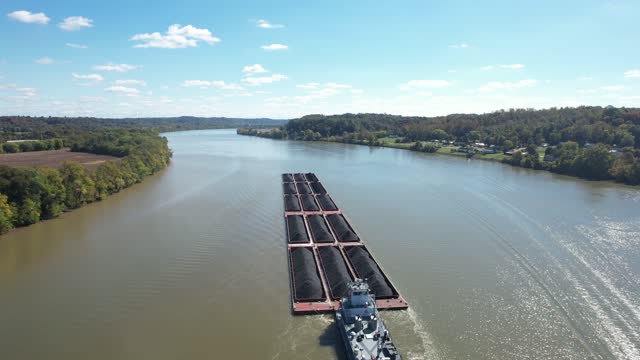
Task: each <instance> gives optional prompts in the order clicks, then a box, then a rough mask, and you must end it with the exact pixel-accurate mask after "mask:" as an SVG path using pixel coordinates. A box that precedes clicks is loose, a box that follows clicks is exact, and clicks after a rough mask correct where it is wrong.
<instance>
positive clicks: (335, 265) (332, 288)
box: [318, 246, 353, 300]
mask: <svg viewBox="0 0 640 360" xmlns="http://www.w3.org/2000/svg"><path fill="white" fill-rule="evenodd" d="M318 255H320V262H321V263H322V269H323V270H324V274H325V278H326V279H327V281H328V282H329V292H330V293H331V298H332V299H334V300H337V299H340V298H342V297H344V296H346V295H347V283H348V282H349V281H352V280H353V278H352V277H351V274H350V273H349V269H348V268H347V264H346V263H345V262H344V258H343V257H342V254H341V253H340V249H338V248H337V247H335V246H323V247H318Z"/></svg>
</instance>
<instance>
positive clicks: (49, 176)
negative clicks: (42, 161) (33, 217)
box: [38, 168, 66, 219]
mask: <svg viewBox="0 0 640 360" xmlns="http://www.w3.org/2000/svg"><path fill="white" fill-rule="evenodd" d="M38 173H40V175H41V177H42V179H43V180H44V181H43V188H42V196H41V204H40V206H41V218H42V219H51V218H54V217H57V216H59V215H60V214H61V213H62V211H63V210H64V206H65V205H64V203H65V197H66V189H65V187H64V183H63V181H62V177H61V176H60V172H58V170H56V169H52V168H42V169H38Z"/></svg>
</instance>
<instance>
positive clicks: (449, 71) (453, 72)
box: [447, 69, 458, 74]
mask: <svg viewBox="0 0 640 360" xmlns="http://www.w3.org/2000/svg"><path fill="white" fill-rule="evenodd" d="M447 72H448V73H449V74H455V73H457V72H458V70H454V69H451V70H447Z"/></svg>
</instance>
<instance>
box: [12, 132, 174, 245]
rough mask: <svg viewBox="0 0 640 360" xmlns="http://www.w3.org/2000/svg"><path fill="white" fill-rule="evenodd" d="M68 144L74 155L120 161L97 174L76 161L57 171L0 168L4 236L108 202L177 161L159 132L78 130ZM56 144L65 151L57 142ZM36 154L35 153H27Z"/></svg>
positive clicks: (99, 168) (110, 164)
mask: <svg viewBox="0 0 640 360" xmlns="http://www.w3.org/2000/svg"><path fill="white" fill-rule="evenodd" d="M39 143H43V144H48V142H39ZM64 143H65V145H68V146H70V147H71V150H72V151H78V152H88V153H93V154H101V155H111V156H116V157H119V158H120V159H118V160H115V161H107V162H105V163H103V164H101V165H99V166H98V167H97V168H95V170H92V171H91V170H88V169H86V168H85V167H83V166H82V165H80V164H79V163H77V162H73V161H66V162H64V163H63V164H62V165H61V166H60V167H59V168H57V169H55V168H17V167H8V166H0V233H5V232H7V231H9V230H11V229H12V228H14V227H19V226H26V225H30V224H34V223H36V222H38V221H40V220H45V219H52V218H55V217H57V216H59V215H60V214H61V213H62V212H63V211H67V210H71V209H76V208H79V207H81V206H83V205H85V204H88V203H91V202H94V201H99V200H103V199H105V198H106V197H107V196H109V195H111V194H113V193H116V192H118V191H120V190H122V189H125V188H127V187H129V186H131V185H133V184H136V183H138V182H140V181H142V180H143V179H144V178H145V177H146V176H149V175H151V174H154V173H156V172H158V171H160V170H162V169H164V168H165V167H166V166H167V165H168V164H169V160H170V158H171V151H170V150H169V146H168V143H167V139H166V138H164V137H161V136H160V135H159V134H158V132H157V131H156V130H153V129H132V128H126V129H102V130H97V131H92V132H91V133H89V132H85V131H77V132H74V133H73V134H71V135H69V136H68V137H66V138H65V139H64ZM52 144H53V148H56V147H57V146H60V147H61V145H58V142H57V141H56V142H52ZM38 146H39V145H38ZM10 147H11V149H13V146H10ZM45 149H46V148H45ZM30 150H34V149H32V148H29V149H27V148H26V147H25V148H24V149H22V151H30Z"/></svg>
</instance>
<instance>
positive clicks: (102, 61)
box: [0, 0, 640, 118]
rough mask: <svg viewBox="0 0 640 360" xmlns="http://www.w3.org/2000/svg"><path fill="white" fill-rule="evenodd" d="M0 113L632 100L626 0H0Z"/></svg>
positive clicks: (486, 106)
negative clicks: (151, 0) (152, 0)
mask: <svg viewBox="0 0 640 360" xmlns="http://www.w3.org/2000/svg"><path fill="white" fill-rule="evenodd" d="M0 15H1V17H0V34H1V36H0V114H3V115H53V116H61V115H65V116H99V117H121V116H175V115H196V116H229V117H274V118H291V117H297V116H301V115H304V114H309V113H323V114H335V113H344V112H384V113H392V114H402V115H425V116H430V115H444V114H449V113H471V112H476V113H482V112H489V111H493V110H497V109H502V108H511V107H532V108H548V107H553V106H577V105H609V104H610V105H616V106H628V107H631V106H636V107H637V106H640V47H639V46H638V43H639V40H638V39H640V27H638V25H637V21H638V18H639V17H640V1H637V0H630V1H624V0H619V1H618V0H612V1H589V0H582V1H571V0H566V1H557V0H556V1H546V0H539V1H512V0H511V1H471V0H469V1H446V2H445V1H427V0H421V1H386V2H382V1H270V2H266V1H211V0H209V1H181V2H174V1H172V2H170V1H154V2H152V3H150V2H148V1H108V2H99V3H98V2H93V1H64V0H60V1H24V0H21V1H12V0H5V1H2V2H1V3H0Z"/></svg>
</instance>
